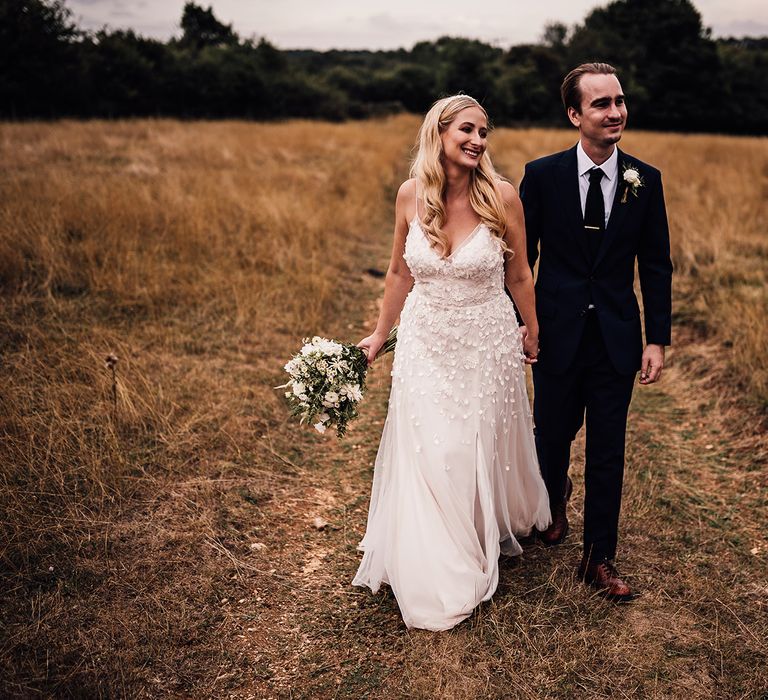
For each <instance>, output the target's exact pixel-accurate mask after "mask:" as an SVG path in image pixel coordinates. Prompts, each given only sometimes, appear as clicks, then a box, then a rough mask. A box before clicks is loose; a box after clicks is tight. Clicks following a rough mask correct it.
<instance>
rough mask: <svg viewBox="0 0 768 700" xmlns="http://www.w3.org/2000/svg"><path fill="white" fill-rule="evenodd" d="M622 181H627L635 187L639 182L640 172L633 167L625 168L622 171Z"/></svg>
mask: <svg viewBox="0 0 768 700" xmlns="http://www.w3.org/2000/svg"><path fill="white" fill-rule="evenodd" d="M624 182H628V183H629V184H630V185H632V186H633V187H637V186H638V185H639V184H640V173H639V172H637V170H635V169H634V168H627V169H626V170H625V171H624Z"/></svg>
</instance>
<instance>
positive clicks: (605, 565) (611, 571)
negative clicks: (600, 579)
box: [597, 559, 619, 578]
mask: <svg viewBox="0 0 768 700" xmlns="http://www.w3.org/2000/svg"><path fill="white" fill-rule="evenodd" d="M597 566H598V568H599V569H603V571H604V573H605V574H607V577H608V578H618V577H619V572H618V570H617V569H616V567H615V566H614V564H613V562H612V561H611V560H610V559H603V561H601V562H600V563H599V564H598V565H597Z"/></svg>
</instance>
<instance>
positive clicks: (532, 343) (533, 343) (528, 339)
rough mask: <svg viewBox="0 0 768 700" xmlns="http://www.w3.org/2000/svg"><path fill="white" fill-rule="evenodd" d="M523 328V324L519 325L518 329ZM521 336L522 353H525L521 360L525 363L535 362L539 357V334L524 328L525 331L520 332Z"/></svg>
mask: <svg viewBox="0 0 768 700" xmlns="http://www.w3.org/2000/svg"><path fill="white" fill-rule="evenodd" d="M523 328H525V326H521V327H520V330H521V331H522V330H523ZM522 336H523V354H524V355H525V357H524V358H523V360H524V362H525V364H527V365H532V364H535V363H536V362H537V361H538V357H539V334H538V333H536V334H533V333H530V332H529V331H528V329H527V328H525V332H523V333H522Z"/></svg>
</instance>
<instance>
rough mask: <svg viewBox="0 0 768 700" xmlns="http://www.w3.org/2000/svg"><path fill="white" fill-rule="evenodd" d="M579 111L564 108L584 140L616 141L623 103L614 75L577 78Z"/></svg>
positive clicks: (623, 118) (597, 143)
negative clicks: (579, 91) (579, 95)
mask: <svg viewBox="0 0 768 700" xmlns="http://www.w3.org/2000/svg"><path fill="white" fill-rule="evenodd" d="M579 88H580V90H581V111H580V112H578V111H576V110H575V109H573V108H570V109H569V110H568V118H569V119H570V120H571V123H572V124H573V125H574V126H575V127H577V128H578V130H579V132H580V133H581V138H582V140H584V141H588V142H591V143H593V144H594V145H595V146H600V147H605V146H610V145H611V144H614V143H616V142H617V141H618V140H619V139H620V138H621V134H622V132H623V131H624V127H625V126H626V123H627V105H626V103H625V101H624V93H623V92H622V90H621V83H619V79H618V78H617V77H616V76H615V75H603V74H593V73H587V74H585V75H582V76H581V80H580V81H579Z"/></svg>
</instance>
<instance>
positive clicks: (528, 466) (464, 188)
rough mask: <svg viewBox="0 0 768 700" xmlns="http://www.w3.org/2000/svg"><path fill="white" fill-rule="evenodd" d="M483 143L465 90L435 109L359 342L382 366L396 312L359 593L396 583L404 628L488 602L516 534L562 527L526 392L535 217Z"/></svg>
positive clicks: (452, 619)
mask: <svg viewBox="0 0 768 700" xmlns="http://www.w3.org/2000/svg"><path fill="white" fill-rule="evenodd" d="M487 137H488V115H487V114H486V112H485V110H484V109H483V108H482V107H481V106H480V104H479V103H478V102H477V101H476V100H474V99H473V98H471V97H469V96H468V95H454V96H452V97H446V98H444V99H441V100H439V101H437V102H436V103H435V104H434V105H433V106H432V108H431V109H430V110H429V112H428V113H427V115H426V117H425V119H424V123H423V124H422V125H421V129H420V130H419V137H418V152H417V154H416V157H415V160H414V163H413V166H412V168H411V176H412V177H411V179H410V180H408V181H406V182H405V183H403V184H402V186H401V187H400V190H399V191H398V193H397V201H396V222H395V236H394V246H393V249H392V258H391V261H390V264H389V270H388V272H387V278H386V285H385V290H384V301H383V303H382V307H381V312H380V314H379V319H378V322H377V324H376V330H375V331H374V332H373V334H372V335H370V336H368V337H367V338H365V339H363V340H362V341H360V343H359V347H361V348H362V349H363V350H364V351H365V352H366V353H367V355H368V362H369V363H370V362H373V361H374V359H375V358H376V355H377V353H378V352H379V350H380V349H381V347H382V345H383V343H384V341H385V340H386V338H387V335H388V333H389V331H390V329H391V328H392V326H393V325H394V323H395V321H396V319H397V317H398V315H400V325H399V328H398V336H397V348H396V351H395V359H394V364H393V370H392V390H391V394H390V399H389V412H388V415H387V419H386V422H385V425H384V432H383V435H382V438H381V444H380V446H379V452H378V456H377V458H376V465H375V469H374V476H373V491H372V495H371V504H370V510H369V513H368V526H367V530H366V533H365V537H364V538H363V540H362V542H361V543H360V549H361V550H363V559H362V562H361V564H360V568H359V569H358V571H357V575H356V576H355V578H354V581H353V585H355V586H368V587H369V588H370V589H371V590H372V591H373V592H374V593H375V592H377V591H378V590H379V587H380V585H381V584H382V583H386V584H389V585H390V586H391V588H392V591H393V592H394V594H395V597H396V598H397V602H398V605H399V606H400V611H401V613H402V616H403V620H404V621H405V624H406V625H407V626H408V627H419V628H422V629H428V630H446V629H450V628H451V627H453V626H455V625H456V624H458V623H459V622H461V621H462V620H464V619H465V618H467V617H468V616H469V615H470V614H471V613H472V611H473V609H474V608H475V607H476V606H477V605H478V604H479V603H480V602H481V601H485V600H488V599H490V597H491V596H492V595H493V593H494V591H495V590H496V586H497V584H498V579H499V568H498V558H499V554H500V553H501V552H503V553H504V554H507V555H516V554H520V553H521V552H522V549H521V547H520V545H519V543H518V541H517V539H516V536H520V535H527V534H529V533H530V531H531V529H532V528H534V527H535V528H537V529H539V530H544V529H545V528H546V527H547V526H548V525H549V522H550V513H549V502H548V497H547V491H546V488H545V486H544V482H543V481H542V479H541V476H540V473H539V465H538V462H537V459H536V451H535V447H534V440H533V432H532V423H531V413H530V409H529V404H528V397H527V394H526V386H525V371H524V363H526V362H527V363H532V362H535V361H536V356H537V354H538V323H537V320H536V312H535V308H534V292H533V281H532V276H531V271H530V269H529V267H528V264H527V262H526V256H525V225H524V223H523V210H522V206H521V204H520V200H519V198H518V196H517V193H516V192H515V190H514V188H513V187H512V185H510V184H509V183H508V182H505V181H504V180H502V179H501V178H500V177H499V176H498V175H497V174H496V172H495V170H494V168H493V165H492V164H491V160H490V157H489V156H488V154H487V153H486V139H487ZM518 251H519V252H520V254H519V255H516V254H515V253H516V252H518ZM505 285H506V288H507V289H508V290H509V292H510V294H511V295H512V298H513V299H514V302H515V304H516V305H517V308H518V309H519V311H520V315H521V317H522V319H523V322H524V324H525V328H524V329H521V328H519V327H518V325H517V322H516V319H515V311H514V307H513V305H512V302H511V301H510V300H509V298H508V297H507V295H506V294H505V291H504V287H505ZM526 330H527V332H526Z"/></svg>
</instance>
